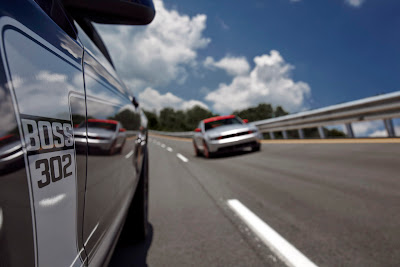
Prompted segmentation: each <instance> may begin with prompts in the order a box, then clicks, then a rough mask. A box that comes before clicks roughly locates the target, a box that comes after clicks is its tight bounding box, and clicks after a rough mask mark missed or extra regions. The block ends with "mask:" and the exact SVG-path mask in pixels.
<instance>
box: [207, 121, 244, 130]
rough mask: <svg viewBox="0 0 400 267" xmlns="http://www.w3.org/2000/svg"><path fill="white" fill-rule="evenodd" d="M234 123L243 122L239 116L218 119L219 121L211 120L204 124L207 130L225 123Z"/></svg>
mask: <svg viewBox="0 0 400 267" xmlns="http://www.w3.org/2000/svg"><path fill="white" fill-rule="evenodd" d="M232 124H242V122H241V121H240V120H238V119H237V118H229V119H223V120H218V121H211V122H208V123H205V124H204V128H205V130H206V131H208V130H211V129H214V128H217V127H220V126H224V125H232Z"/></svg>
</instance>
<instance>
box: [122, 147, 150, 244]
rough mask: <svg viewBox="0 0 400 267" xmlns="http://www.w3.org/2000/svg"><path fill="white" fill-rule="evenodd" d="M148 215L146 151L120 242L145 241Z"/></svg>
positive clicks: (147, 163)
mask: <svg viewBox="0 0 400 267" xmlns="http://www.w3.org/2000/svg"><path fill="white" fill-rule="evenodd" d="M148 214H149V162H148V155H147V151H146V152H145V154H144V158H143V168H142V172H141V174H140V180H139V183H138V185H137V187H136V192H135V195H134V197H133V200H132V202H131V205H130V207H129V211H128V214H127V217H126V220H125V225H124V228H123V230H122V233H121V238H120V240H121V242H122V243H123V244H125V245H130V244H135V243H138V242H141V241H144V240H145V239H146V236H147V234H148Z"/></svg>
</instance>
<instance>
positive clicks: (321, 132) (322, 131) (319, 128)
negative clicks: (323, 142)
mask: <svg viewBox="0 0 400 267" xmlns="http://www.w3.org/2000/svg"><path fill="white" fill-rule="evenodd" d="M318 132H319V136H320V137H321V139H325V138H326V136H325V132H324V127H322V126H319V127H318Z"/></svg>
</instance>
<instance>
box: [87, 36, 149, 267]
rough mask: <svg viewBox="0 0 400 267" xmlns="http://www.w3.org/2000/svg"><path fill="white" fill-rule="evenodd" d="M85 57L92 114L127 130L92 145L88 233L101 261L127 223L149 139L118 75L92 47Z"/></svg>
mask: <svg viewBox="0 0 400 267" xmlns="http://www.w3.org/2000/svg"><path fill="white" fill-rule="evenodd" d="M80 34H82V33H80ZM84 45H85V43H84ZM84 62H85V63H84V72H85V86H86V93H87V116H88V119H89V120H90V119H94V120H112V121H115V122H118V123H120V125H121V129H122V130H121V131H119V130H117V132H116V133H115V135H114V137H113V138H112V139H110V140H108V141H109V146H108V147H107V149H103V150H99V149H96V148H94V147H93V149H92V147H91V145H90V141H89V154H88V176H87V185H86V190H87V191H86V204H85V217H84V229H83V236H84V239H85V240H88V241H87V242H85V248H86V251H87V252H88V257H89V263H90V264H91V265H93V266H98V265H102V264H103V261H104V259H105V256H106V255H107V253H108V250H109V247H110V246H111V244H112V243H113V241H114V239H115V237H116V234H117V233H118V231H119V229H120V228H121V227H122V224H123V219H124V216H125V214H126V212H127V208H128V207H129V203H130V201H131V199H132V197H133V194H134V191H135V188H136V185H137V183H138V178H139V173H140V168H141V166H142V163H141V162H142V160H143V157H142V154H143V146H144V145H145V138H144V137H143V127H141V123H142V122H141V121H142V120H141V116H140V113H139V111H138V110H136V109H135V107H134V106H133V104H132V103H131V101H130V99H129V96H128V94H124V93H123V92H125V90H126V89H125V88H124V87H123V85H122V83H120V81H119V80H118V78H117V77H115V76H114V75H112V74H111V73H109V72H108V71H107V68H105V66H104V65H103V64H104V61H102V62H103V63H100V61H99V60H97V57H96V56H94V54H93V53H92V52H90V51H89V50H87V51H86V52H85V56H84ZM90 134H91V133H90V132H88V136H90ZM141 138H142V139H144V140H141ZM118 143H120V144H121V146H118Z"/></svg>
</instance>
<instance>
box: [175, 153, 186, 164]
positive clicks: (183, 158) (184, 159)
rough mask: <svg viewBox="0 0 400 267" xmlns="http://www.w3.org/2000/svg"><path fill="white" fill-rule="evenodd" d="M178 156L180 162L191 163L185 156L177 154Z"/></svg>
mask: <svg viewBox="0 0 400 267" xmlns="http://www.w3.org/2000/svg"><path fill="white" fill-rule="evenodd" d="M176 156H177V157H178V158H179V159H180V160H182V161H183V162H188V161H189V160H188V159H187V158H186V157H185V156H183V155H182V154H181V153H178V154H176Z"/></svg>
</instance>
